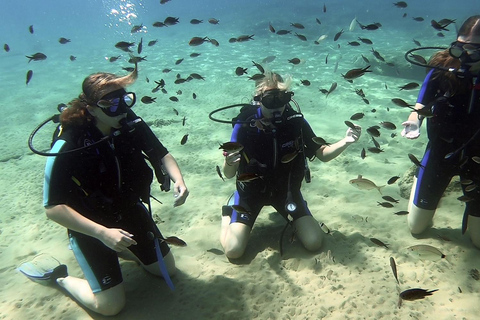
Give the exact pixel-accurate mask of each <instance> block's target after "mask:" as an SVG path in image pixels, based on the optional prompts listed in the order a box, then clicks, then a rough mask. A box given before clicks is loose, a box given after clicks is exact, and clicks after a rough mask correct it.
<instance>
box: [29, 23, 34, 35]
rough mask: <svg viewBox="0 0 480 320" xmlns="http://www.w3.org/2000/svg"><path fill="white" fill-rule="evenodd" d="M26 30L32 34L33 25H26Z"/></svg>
mask: <svg viewBox="0 0 480 320" xmlns="http://www.w3.org/2000/svg"><path fill="white" fill-rule="evenodd" d="M28 32H30V33H31V34H33V32H34V31H33V25H31V26H29V27H28Z"/></svg>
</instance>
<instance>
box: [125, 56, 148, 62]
mask: <svg viewBox="0 0 480 320" xmlns="http://www.w3.org/2000/svg"><path fill="white" fill-rule="evenodd" d="M146 58H147V56H145V57H137V56H134V55H130V59H128V62H129V63H138V62H140V61H147V59H146Z"/></svg>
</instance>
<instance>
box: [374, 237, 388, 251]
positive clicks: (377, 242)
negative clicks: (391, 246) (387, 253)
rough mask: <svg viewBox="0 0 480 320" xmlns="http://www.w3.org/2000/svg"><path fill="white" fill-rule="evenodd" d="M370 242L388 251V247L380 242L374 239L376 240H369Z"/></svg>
mask: <svg viewBox="0 0 480 320" xmlns="http://www.w3.org/2000/svg"><path fill="white" fill-rule="evenodd" d="M370 241H372V242H373V243H375V244H376V245H377V246H379V247H385V248H386V249H388V245H387V244H385V243H383V242H382V241H380V240H378V239H376V238H370Z"/></svg>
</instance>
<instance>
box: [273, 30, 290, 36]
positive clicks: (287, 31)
mask: <svg viewBox="0 0 480 320" xmlns="http://www.w3.org/2000/svg"><path fill="white" fill-rule="evenodd" d="M289 33H292V32H291V31H289V30H278V31H277V34H278V35H281V36H283V35H285V34H289Z"/></svg>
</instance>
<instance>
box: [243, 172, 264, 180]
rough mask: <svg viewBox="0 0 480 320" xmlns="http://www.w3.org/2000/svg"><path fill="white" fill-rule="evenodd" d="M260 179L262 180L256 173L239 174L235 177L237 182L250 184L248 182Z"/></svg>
mask: <svg viewBox="0 0 480 320" xmlns="http://www.w3.org/2000/svg"><path fill="white" fill-rule="evenodd" d="M260 178H262V176H259V175H258V174H256V173H240V174H239V175H238V176H237V181H239V182H250V181H253V180H257V179H260Z"/></svg>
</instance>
